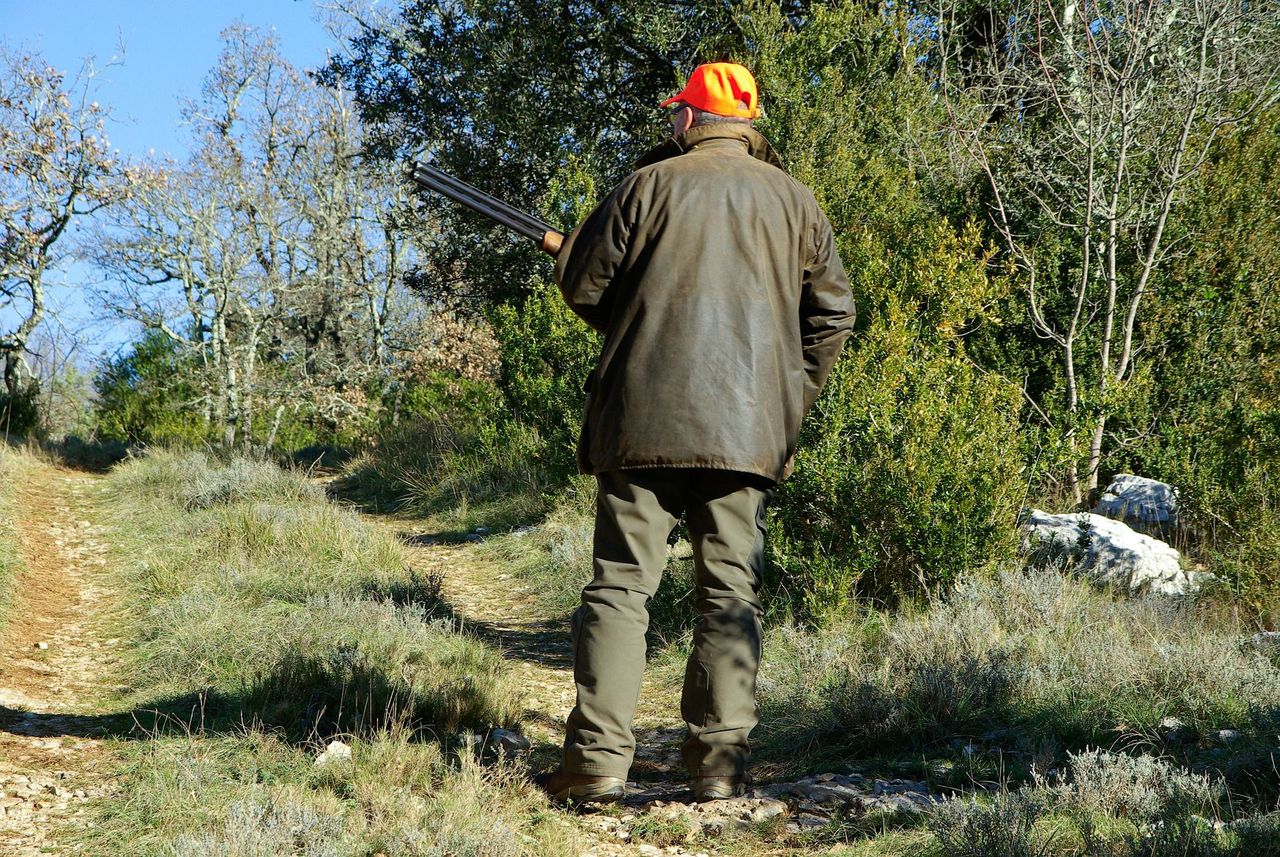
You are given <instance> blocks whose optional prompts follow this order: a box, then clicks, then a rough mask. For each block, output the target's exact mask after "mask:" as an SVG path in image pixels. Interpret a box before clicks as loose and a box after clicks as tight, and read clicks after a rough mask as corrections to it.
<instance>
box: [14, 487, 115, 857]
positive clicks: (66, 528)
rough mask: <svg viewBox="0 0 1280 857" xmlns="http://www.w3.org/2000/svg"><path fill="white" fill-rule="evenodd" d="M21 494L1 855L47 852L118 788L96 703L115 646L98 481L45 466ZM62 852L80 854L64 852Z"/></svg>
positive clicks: (70, 847) (69, 847)
mask: <svg viewBox="0 0 1280 857" xmlns="http://www.w3.org/2000/svg"><path fill="white" fill-rule="evenodd" d="M33 476H34V478H33V479H30V480H28V481H27V482H26V484H25V485H22V486H20V487H19V489H18V492H17V493H18V496H17V504H16V505H17V508H18V511H19V520H18V521H17V528H18V532H19V536H20V540H21V557H22V561H23V565H24V571H23V572H22V573H21V574H20V576H19V578H18V580H17V582H16V583H17V585H16V587H15V590H16V593H17V596H16V600H15V603H14V605H13V609H12V610H11V611H10V616H9V622H8V626H7V628H6V629H5V630H4V632H3V636H2V637H0V854H4V855H7V857H27V855H35V854H43V853H47V852H48V850H49V849H51V848H54V847H55V837H57V836H58V834H59V831H73V830H74V827H75V825H76V824H77V822H78V821H80V820H81V819H82V818H83V817H84V816H85V813H86V808H85V804H86V801H87V800H88V799H90V798H93V797H96V796H101V795H104V794H108V793H110V791H111V788H112V785H111V780H110V779H109V776H108V774H107V767H108V766H107V763H106V760H105V759H104V754H103V752H102V750H101V747H100V740H99V738H98V736H99V735H101V734H103V732H104V730H105V729H106V728H107V727H108V723H107V720H106V719H104V717H103V715H102V712H101V711H100V709H99V708H98V707H97V703H98V701H99V700H101V699H102V698H104V696H105V694H106V683H107V682H109V681H110V679H109V676H110V675H111V673H112V672H113V669H112V667H113V663H114V660H115V655H114V650H115V646H116V645H117V643H118V641H117V640H114V639H109V638H107V637H106V636H105V634H106V632H105V631H104V630H103V624H104V623H103V621H102V612H103V609H104V605H105V604H106V603H107V601H108V587H107V584H106V582H105V580H104V577H105V575H104V572H105V571H106V569H107V563H108V558H107V552H108V547H107V544H106V543H105V542H104V541H103V539H102V530H101V528H100V527H98V526H96V525H95V524H93V523H92V522H91V521H89V520H87V519H86V512H85V510H86V509H87V508H88V507H89V506H90V505H91V503H92V499H93V496H94V494H95V493H96V491H97V484H96V483H95V481H94V480H93V479H92V477H89V476H86V475H84V474H80V473H75V472H72V471H67V470H61V469H56V468H53V467H40V468H39V470H38V472H37V473H35V474H33ZM60 850H61V851H62V853H74V852H75V851H76V849H75V847H74V845H66V844H65V843H64V844H63V847H61V849H60Z"/></svg>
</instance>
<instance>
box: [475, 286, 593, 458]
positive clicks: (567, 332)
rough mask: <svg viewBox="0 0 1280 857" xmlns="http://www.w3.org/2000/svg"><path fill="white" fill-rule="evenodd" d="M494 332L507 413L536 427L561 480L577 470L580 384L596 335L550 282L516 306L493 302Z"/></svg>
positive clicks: (589, 367) (590, 361)
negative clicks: (496, 304)
mask: <svg viewBox="0 0 1280 857" xmlns="http://www.w3.org/2000/svg"><path fill="white" fill-rule="evenodd" d="M494 332H495V333H496V334H497V337H498V343H499V347H500V350H501V354H502V373H501V377H500V380H499V385H500V387H501V389H502V394H503V398H504V402H505V405H506V407H507V408H508V412H507V413H508V416H509V417H510V418H512V419H515V420H518V421H519V422H520V423H522V424H523V425H526V426H529V427H530V428H532V429H534V430H535V431H536V432H537V436H538V438H539V439H540V440H541V441H542V443H543V444H544V446H543V459H542V460H543V462H544V463H545V464H546V465H547V467H548V469H549V471H550V473H551V474H553V475H554V476H555V477H556V478H557V479H558V480H561V481H563V480H564V479H567V478H568V477H569V476H570V475H571V474H573V473H574V472H576V470H577V454H576V453H577V447H578V432H579V429H580V428H581V427H582V411H583V402H584V401H585V395H586V394H585V393H584V392H583V385H584V384H585V382H586V380H587V375H588V374H590V372H591V370H592V368H593V367H594V366H595V363H596V358H597V357H598V356H599V353H600V338H599V336H597V335H596V333H595V332H594V331H592V330H591V329H590V328H589V327H587V325H586V324H584V323H583V322H582V321H581V320H579V319H578V317H577V316H575V315H574V314H573V312H572V311H570V310H569V308H568V306H567V305H566V304H565V302H564V299H563V298H562V297H561V296H560V292H559V290H558V289H557V288H556V286H555V285H553V284H551V283H543V284H541V285H540V286H539V287H538V288H537V289H535V290H534V291H533V292H532V293H531V294H530V295H529V296H528V297H527V298H526V299H525V300H524V302H523V303H522V304H521V305H520V306H519V308H517V307H515V306H512V305H503V306H500V307H498V308H497V309H496V310H495V311H494Z"/></svg>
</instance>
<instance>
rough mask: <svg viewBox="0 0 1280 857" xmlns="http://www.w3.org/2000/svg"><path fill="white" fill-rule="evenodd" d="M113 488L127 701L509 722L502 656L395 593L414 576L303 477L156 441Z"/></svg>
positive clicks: (331, 716)
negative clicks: (129, 645)
mask: <svg viewBox="0 0 1280 857" xmlns="http://www.w3.org/2000/svg"><path fill="white" fill-rule="evenodd" d="M110 486H111V488H112V491H113V496H114V499H115V501H116V506H117V508H119V509H120V510H121V514H122V518H121V521H120V526H119V527H118V528H117V532H118V534H119V536H120V537H121V539H122V541H124V542H125V545H126V551H125V554H126V556H128V557H133V558H135V562H134V564H133V565H132V567H131V568H129V569H128V572H127V575H128V576H127V580H126V581H125V582H126V585H127V586H128V588H129V589H130V590H131V591H132V592H133V593H134V595H135V598H136V603H137V604H138V605H139V610H138V611H137V613H136V617H135V621H136V623H137V627H138V632H139V636H140V638H141V640H142V642H141V644H140V645H139V647H138V649H137V652H136V657H135V658H134V659H133V664H134V678H135V684H136V685H137V686H138V687H139V688H140V690H139V692H138V701H139V702H144V701H145V698H146V697H148V696H150V697H152V698H181V697H182V696H183V695H184V694H190V693H194V692H206V697H207V698H209V699H212V700H214V701H215V702H216V703H217V705H218V706H219V710H220V711H221V710H224V709H225V710H227V711H230V710H232V709H236V708H239V709H241V714H242V716H246V717H248V718H251V719H257V720H260V721H262V722H265V723H270V724H274V725H278V726H281V727H284V728H286V729H289V730H293V731H295V732H300V733H305V732H306V731H307V730H312V729H317V728H327V729H342V730H359V729H369V728H376V727H378V726H380V725H382V724H385V723H386V722H388V720H389V719H392V718H394V717H396V716H404V717H407V718H409V719H410V720H411V721H412V722H414V723H417V724H420V725H422V726H424V727H430V728H433V729H435V730H437V731H442V732H445V731H450V730H453V729H457V728H460V727H464V726H465V727H469V728H477V729H483V728H486V727H489V726H494V725H507V726H511V725H514V724H515V719H516V716H517V710H518V709H517V691H516V687H515V685H514V682H513V680H512V678H511V677H510V676H509V675H508V674H507V673H506V671H505V668H504V665H503V662H502V659H501V657H500V655H499V654H498V653H497V652H496V651H494V650H493V649H491V648H489V647H487V646H485V645H484V644H482V643H481V642H479V641H478V640H475V639H473V638H470V637H466V636H462V635H461V634H459V633H457V632H456V629H455V628H453V627H452V626H451V625H450V624H449V623H448V622H447V621H446V620H445V619H443V618H442V616H443V611H441V610H438V609H437V608H438V605H437V604H424V603H421V602H419V601H409V602H406V601H404V600H401V601H399V602H397V600H396V599H395V598H394V597H392V596H393V595H394V593H395V592H396V591H398V589H399V588H403V587H406V586H414V585H415V581H417V583H419V584H420V583H421V580H420V578H419V577H415V572H414V571H412V570H411V569H409V568H408V567H407V563H406V561H405V557H404V554H403V552H402V551H401V549H400V546H399V544H398V543H397V542H396V541H395V539H394V538H393V537H391V536H390V535H389V534H387V533H385V532H383V531H381V530H375V529H374V528H372V527H370V526H368V525H366V524H364V523H363V522H361V521H360V520H359V518H358V516H357V515H356V514H355V513H353V512H351V511H349V510H344V509H339V508H336V507H334V506H332V505H330V504H328V503H326V502H325V501H324V500H323V498H322V495H321V494H320V493H319V492H318V491H317V490H316V489H314V488H313V487H312V486H311V485H310V484H308V483H307V482H306V481H305V479H303V478H302V477H301V476H299V475H297V474H293V473H289V472H286V471H282V470H280V469H278V468H276V467H274V466H272V465H270V464H266V463H262V462H254V461H247V460H243V459H233V460H231V461H229V462H227V463H225V464H218V463H216V462H214V461H211V460H210V459H209V458H208V457H207V456H204V455H203V454H200V453H184V454H174V453H163V454H157V455H154V456H148V457H147V458H144V459H141V460H138V461H135V462H130V463H129V464H126V465H124V466H122V467H121V468H119V469H118V470H117V471H116V472H115V473H114V474H113V475H112V476H111V478H110ZM416 592H417V594H418V595H419V596H421V595H423V594H424V593H425V592H426V590H424V589H422V588H421V586H418V588H417V590H416Z"/></svg>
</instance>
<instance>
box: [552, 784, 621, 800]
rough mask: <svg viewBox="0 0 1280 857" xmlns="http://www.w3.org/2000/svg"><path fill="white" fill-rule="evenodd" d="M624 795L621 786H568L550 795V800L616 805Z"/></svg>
mask: <svg viewBox="0 0 1280 857" xmlns="http://www.w3.org/2000/svg"><path fill="white" fill-rule="evenodd" d="M626 794H627V790H626V787H625V786H623V785H621V784H601V785H593V786H569V788H567V789H561V790H560V791H558V792H556V793H554V794H553V795H551V799H552V800H554V801H556V802H557V803H617V802H618V801H620V800H622V799H623V798H624V797H626Z"/></svg>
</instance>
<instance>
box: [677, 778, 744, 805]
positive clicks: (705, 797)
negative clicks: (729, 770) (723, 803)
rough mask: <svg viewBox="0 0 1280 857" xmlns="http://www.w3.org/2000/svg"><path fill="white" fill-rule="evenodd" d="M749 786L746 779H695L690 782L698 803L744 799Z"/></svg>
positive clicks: (694, 797)
mask: <svg viewBox="0 0 1280 857" xmlns="http://www.w3.org/2000/svg"><path fill="white" fill-rule="evenodd" d="M748 785H749V782H748V780H747V778H746V777H694V778H693V779H691V780H690V781H689V788H690V789H692V790H693V799H694V800H695V801H697V802H698V803H705V802H707V801H710V800H728V799H729V798H735V797H742V796H743V795H744V794H746V793H747V786H748Z"/></svg>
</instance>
